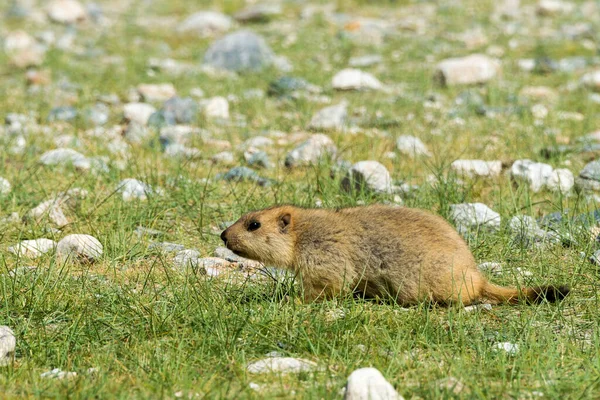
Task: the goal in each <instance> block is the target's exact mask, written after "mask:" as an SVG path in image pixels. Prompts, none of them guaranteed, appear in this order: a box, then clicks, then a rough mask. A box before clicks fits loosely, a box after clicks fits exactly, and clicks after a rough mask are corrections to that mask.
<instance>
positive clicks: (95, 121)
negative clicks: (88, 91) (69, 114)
mask: <svg viewBox="0 0 600 400" xmlns="http://www.w3.org/2000/svg"><path fill="white" fill-rule="evenodd" d="M109 116H110V109H109V108H108V106H107V105H106V104H104V103H96V104H95V105H93V106H92V107H88V108H87V109H86V110H85V111H84V112H83V118H84V119H85V120H86V121H87V122H88V123H89V124H91V125H93V126H102V125H104V124H106V123H107V122H108V118H109Z"/></svg>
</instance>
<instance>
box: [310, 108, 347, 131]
mask: <svg viewBox="0 0 600 400" xmlns="http://www.w3.org/2000/svg"><path fill="white" fill-rule="evenodd" d="M347 117H348V103H347V102H345V101H343V102H341V103H339V104H336V105H333V106H329V107H325V108H323V109H321V110H319V111H317V113H315V115H313V117H312V118H311V120H310V124H309V125H308V128H309V129H314V130H321V131H328V130H342V129H344V127H345V126H346V120H347Z"/></svg>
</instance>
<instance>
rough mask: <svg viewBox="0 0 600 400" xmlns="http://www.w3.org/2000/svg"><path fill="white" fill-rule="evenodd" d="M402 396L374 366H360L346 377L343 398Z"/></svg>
mask: <svg viewBox="0 0 600 400" xmlns="http://www.w3.org/2000/svg"><path fill="white" fill-rule="evenodd" d="M401 399H403V397H402V396H400V395H399V394H398V392H396V389H394V387H393V386H392V385H391V384H390V383H389V382H388V381H387V380H386V379H385V378H384V377H383V375H381V372H379V371H378V370H377V369H375V368H361V369H357V370H356V371H354V372H352V373H351V374H350V376H349V377H348V383H347V384H346V392H345V394H344V400H401Z"/></svg>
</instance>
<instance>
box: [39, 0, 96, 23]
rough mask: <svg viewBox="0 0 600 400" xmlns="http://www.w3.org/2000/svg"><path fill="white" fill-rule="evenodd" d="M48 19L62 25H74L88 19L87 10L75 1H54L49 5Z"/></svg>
mask: <svg viewBox="0 0 600 400" xmlns="http://www.w3.org/2000/svg"><path fill="white" fill-rule="evenodd" d="M47 11H48V17H49V18H50V19H51V20H52V21H54V22H58V23H60V24H65V25H68V24H74V23H76V22H80V21H83V20H85V19H86V18H87V13H86V11H85V8H84V7H83V6H82V5H81V3H79V2H78V1H75V0H54V1H52V2H50V4H48V8H47Z"/></svg>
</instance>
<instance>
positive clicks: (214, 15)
mask: <svg viewBox="0 0 600 400" xmlns="http://www.w3.org/2000/svg"><path fill="white" fill-rule="evenodd" d="M232 25H233V21H232V19H231V17H229V16H227V15H225V14H223V13H220V12H215V11H200V12H197V13H194V14H192V15H190V16H189V17H187V18H186V19H185V20H184V21H183V22H182V23H181V24H179V26H178V27H177V31H179V32H185V33H196V34H197V35H198V36H200V37H208V36H213V35H215V34H219V33H223V32H227V31H228V30H229V29H231V27H232Z"/></svg>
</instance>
